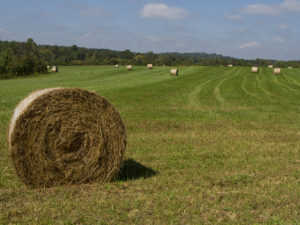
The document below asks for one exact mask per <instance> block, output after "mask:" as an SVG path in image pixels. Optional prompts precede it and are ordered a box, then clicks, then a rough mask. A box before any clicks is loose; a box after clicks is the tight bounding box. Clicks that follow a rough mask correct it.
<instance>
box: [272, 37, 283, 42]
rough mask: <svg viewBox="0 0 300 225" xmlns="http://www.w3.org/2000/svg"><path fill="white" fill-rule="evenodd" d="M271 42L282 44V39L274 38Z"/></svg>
mask: <svg viewBox="0 0 300 225" xmlns="http://www.w3.org/2000/svg"><path fill="white" fill-rule="evenodd" d="M273 41H275V42H277V43H283V42H284V39H283V38H281V37H274V38H273Z"/></svg>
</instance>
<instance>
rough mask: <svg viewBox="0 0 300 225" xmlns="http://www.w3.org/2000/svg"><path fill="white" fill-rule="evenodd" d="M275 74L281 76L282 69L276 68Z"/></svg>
mask: <svg viewBox="0 0 300 225" xmlns="http://www.w3.org/2000/svg"><path fill="white" fill-rule="evenodd" d="M273 73H274V74H280V73H281V69H280V68H274V71H273Z"/></svg>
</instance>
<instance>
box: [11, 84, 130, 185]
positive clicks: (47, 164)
mask: <svg viewBox="0 0 300 225" xmlns="http://www.w3.org/2000/svg"><path fill="white" fill-rule="evenodd" d="M8 143H9V149H10V155H11V159H12V162H13V165H14V167H15V170H16V173H17V175H18V176H19V178H20V179H21V180H22V181H23V182H24V183H25V184H26V185H28V186H31V187H51V186H56V185H65V184H82V183H89V182H107V181H109V180H111V179H112V178H113V177H115V176H116V175H117V173H118V172H119V170H120V166H121V164H122V162H123V156H124V152H125V149H126V134H125V127H124V124H123V122H122V119H121V117H120V115H119V114H118V112H117V111H116V109H115V108H114V107H113V106H112V105H111V104H110V103H109V102H108V101H107V100H106V99H105V98H103V97H101V96H99V95H97V94H96V93H94V92H91V91H86V90H82V89H78V88H49V89H44V90H39V91H36V92H33V93H32V94H30V95H29V96H28V97H27V98H25V99H24V100H22V101H21V102H20V103H19V105H18V106H17V107H16V109H15V111H14V114H13V117H12V119H11V122H10V127H9V133H8Z"/></svg>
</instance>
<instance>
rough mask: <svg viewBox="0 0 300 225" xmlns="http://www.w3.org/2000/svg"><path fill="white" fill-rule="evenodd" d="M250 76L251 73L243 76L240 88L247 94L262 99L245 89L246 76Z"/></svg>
mask: <svg viewBox="0 0 300 225" xmlns="http://www.w3.org/2000/svg"><path fill="white" fill-rule="evenodd" d="M250 76H253V74H251V73H249V74H248V75H247V76H244V78H243V81H242V83H241V88H242V90H243V91H244V92H245V93H246V94H247V95H250V96H252V97H255V98H258V99H263V98H261V97H260V96H258V95H256V94H253V93H251V92H250V91H248V90H247V88H246V80H247V78H248V77H250Z"/></svg>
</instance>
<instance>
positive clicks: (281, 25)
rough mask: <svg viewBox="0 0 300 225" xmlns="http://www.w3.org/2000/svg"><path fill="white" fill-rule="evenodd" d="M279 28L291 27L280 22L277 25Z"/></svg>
mask: <svg viewBox="0 0 300 225" xmlns="http://www.w3.org/2000/svg"><path fill="white" fill-rule="evenodd" d="M277 28H278V29H279V30H287V29H288V28H289V27H288V25H286V24H285V23H280V24H278V25H277Z"/></svg>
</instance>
